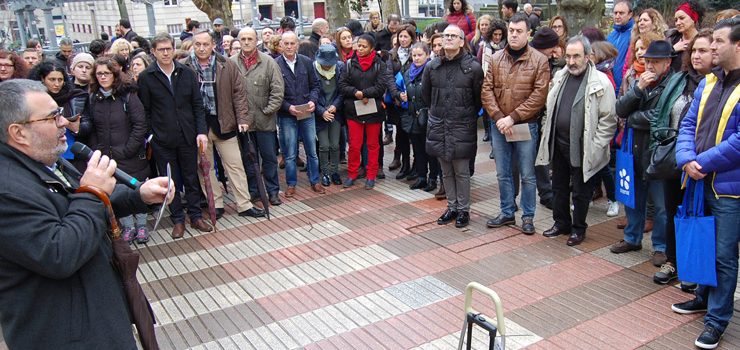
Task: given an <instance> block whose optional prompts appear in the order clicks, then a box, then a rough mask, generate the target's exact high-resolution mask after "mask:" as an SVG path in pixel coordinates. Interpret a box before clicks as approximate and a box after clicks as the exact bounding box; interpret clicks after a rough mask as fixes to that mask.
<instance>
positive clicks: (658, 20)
mask: <svg viewBox="0 0 740 350" xmlns="http://www.w3.org/2000/svg"><path fill="white" fill-rule="evenodd" d="M667 31H668V24H666V22H665V19H663V15H661V14H660V12H658V10H656V9H654V8H646V9H644V10H642V12H640V15H639V16H637V25H635V26H632V35H631V37H630V46H629V47H630V48H629V49H628V50H627V57H632V51H631V50H632V47H633V46H635V43H634V42H635V41H637V37H638V36H639V35H640V34H642V33H647V32H653V33H655V34H658V35H661V36H665V35H666V32H667ZM631 65H632V62H631V61H629V60H625V61H624V66H623V67H622V76H624V74H625V73H627V70H628V69H629V68H630V66H631Z"/></svg>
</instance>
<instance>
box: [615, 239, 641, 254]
mask: <svg viewBox="0 0 740 350" xmlns="http://www.w3.org/2000/svg"><path fill="white" fill-rule="evenodd" d="M641 249H642V244H638V245H634V244H630V243H629V242H627V241H625V240H621V241H619V242H617V243H614V244H613V245H612V246H611V248H609V251H611V252H612V253H614V254H622V253H627V252H632V251H638V250H641Z"/></svg>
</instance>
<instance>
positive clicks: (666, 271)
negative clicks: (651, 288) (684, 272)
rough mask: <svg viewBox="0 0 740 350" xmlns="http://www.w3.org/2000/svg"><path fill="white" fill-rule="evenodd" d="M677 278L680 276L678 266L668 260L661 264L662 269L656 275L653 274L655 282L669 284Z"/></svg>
mask: <svg viewBox="0 0 740 350" xmlns="http://www.w3.org/2000/svg"><path fill="white" fill-rule="evenodd" d="M676 278H678V273H677V272H676V267H675V266H673V264H671V263H669V262H667V263H665V264H663V265H660V271H658V272H656V273H655V275H653V282H655V283H657V284H668V283H669V282H671V281H673V280H675V279H676Z"/></svg>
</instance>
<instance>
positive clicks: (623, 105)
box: [616, 73, 671, 179]
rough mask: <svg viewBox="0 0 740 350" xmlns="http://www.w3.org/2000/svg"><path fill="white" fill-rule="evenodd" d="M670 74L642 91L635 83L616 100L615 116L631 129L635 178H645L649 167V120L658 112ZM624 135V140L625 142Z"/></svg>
mask: <svg viewBox="0 0 740 350" xmlns="http://www.w3.org/2000/svg"><path fill="white" fill-rule="evenodd" d="M670 75H671V74H670V73H669V74H666V75H665V76H664V77H663V80H661V81H660V83H658V85H657V86H655V87H654V88H652V89H650V90H648V91H644V90H642V89H640V88H638V87H637V81H635V83H634V84H632V86H630V87H629V88H628V89H627V92H625V93H624V95H622V97H620V98H619V99H617V106H616V110H617V116H619V118H623V119H627V127H631V128H632V129H633V138H632V154H633V156H634V166H635V176H641V178H643V179H644V178H645V170H647V167H648V165H650V156H651V152H650V150H649V148H650V137H651V136H650V120H652V119H654V118H656V117H657V115H658V113H659V112H660V111H659V110H658V108H656V106H657V105H658V100H660V95H661V94H662V93H663V90H664V89H665V85H666V83H667V82H668V78H669V77H670ZM626 136H627V135H626V134H625V139H624V141H626Z"/></svg>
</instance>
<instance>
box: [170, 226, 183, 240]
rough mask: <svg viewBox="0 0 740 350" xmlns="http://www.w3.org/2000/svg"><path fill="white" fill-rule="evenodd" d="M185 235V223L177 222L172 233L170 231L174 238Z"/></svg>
mask: <svg viewBox="0 0 740 350" xmlns="http://www.w3.org/2000/svg"><path fill="white" fill-rule="evenodd" d="M183 235H185V224H183V223H179V224H175V227H174V228H173V229H172V233H170V237H172V239H178V238H182V236H183Z"/></svg>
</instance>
